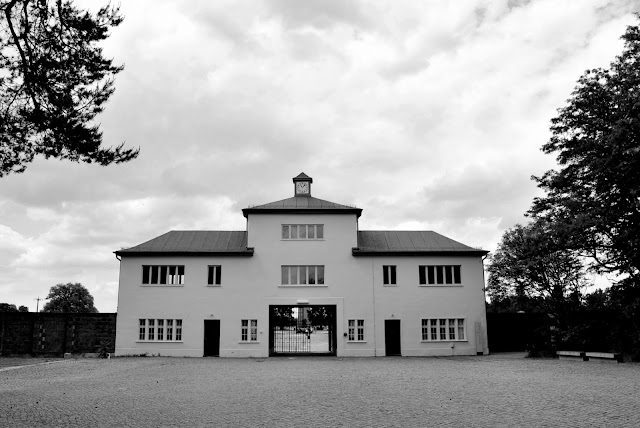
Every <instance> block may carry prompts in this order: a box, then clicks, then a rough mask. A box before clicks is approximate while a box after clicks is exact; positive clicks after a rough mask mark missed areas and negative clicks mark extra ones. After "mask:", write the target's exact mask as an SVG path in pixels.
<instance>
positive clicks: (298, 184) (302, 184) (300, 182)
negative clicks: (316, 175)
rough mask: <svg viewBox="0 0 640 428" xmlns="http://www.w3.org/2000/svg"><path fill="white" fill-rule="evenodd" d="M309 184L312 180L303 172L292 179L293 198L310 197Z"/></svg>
mask: <svg viewBox="0 0 640 428" xmlns="http://www.w3.org/2000/svg"><path fill="white" fill-rule="evenodd" d="M311 183H313V179H312V178H311V177H309V176H308V175H307V174H305V173H304V172H301V173H300V175H298V176H297V177H294V178H293V186H294V191H295V192H294V195H295V196H311Z"/></svg>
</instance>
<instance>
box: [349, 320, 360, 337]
mask: <svg viewBox="0 0 640 428" xmlns="http://www.w3.org/2000/svg"><path fill="white" fill-rule="evenodd" d="M348 327H349V328H348V333H347V335H348V337H347V338H348V339H349V340H350V341H354V342H364V320H349V321H348Z"/></svg>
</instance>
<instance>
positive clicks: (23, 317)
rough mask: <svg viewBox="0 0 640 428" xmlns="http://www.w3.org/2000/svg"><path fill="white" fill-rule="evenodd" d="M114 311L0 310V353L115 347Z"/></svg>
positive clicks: (44, 353)
mask: <svg viewBox="0 0 640 428" xmlns="http://www.w3.org/2000/svg"><path fill="white" fill-rule="evenodd" d="M115 342H116V314H113V313H111V314H73V313H68V314H62V313H43V312H38V313H36V312H1V313H0V355H2V356H7V355H26V354H28V355H39V356H40V355H41V356H62V355H64V354H65V353H67V352H68V353H72V354H84V353H94V352H99V351H100V348H106V352H114V351H115Z"/></svg>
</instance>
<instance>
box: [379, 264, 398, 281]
mask: <svg viewBox="0 0 640 428" xmlns="http://www.w3.org/2000/svg"><path fill="white" fill-rule="evenodd" d="M382 281H383V283H384V284H386V285H395V284H396V267H395V266H382Z"/></svg>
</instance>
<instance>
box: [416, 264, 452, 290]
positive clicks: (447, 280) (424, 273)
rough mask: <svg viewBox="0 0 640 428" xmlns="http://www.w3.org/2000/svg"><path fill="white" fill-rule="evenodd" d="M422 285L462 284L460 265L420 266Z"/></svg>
mask: <svg viewBox="0 0 640 428" xmlns="http://www.w3.org/2000/svg"><path fill="white" fill-rule="evenodd" d="M418 273H419V276H420V284H424V285H444V284H462V279H461V277H460V265H442V266H440V265H434V266H420V267H419V268H418Z"/></svg>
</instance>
